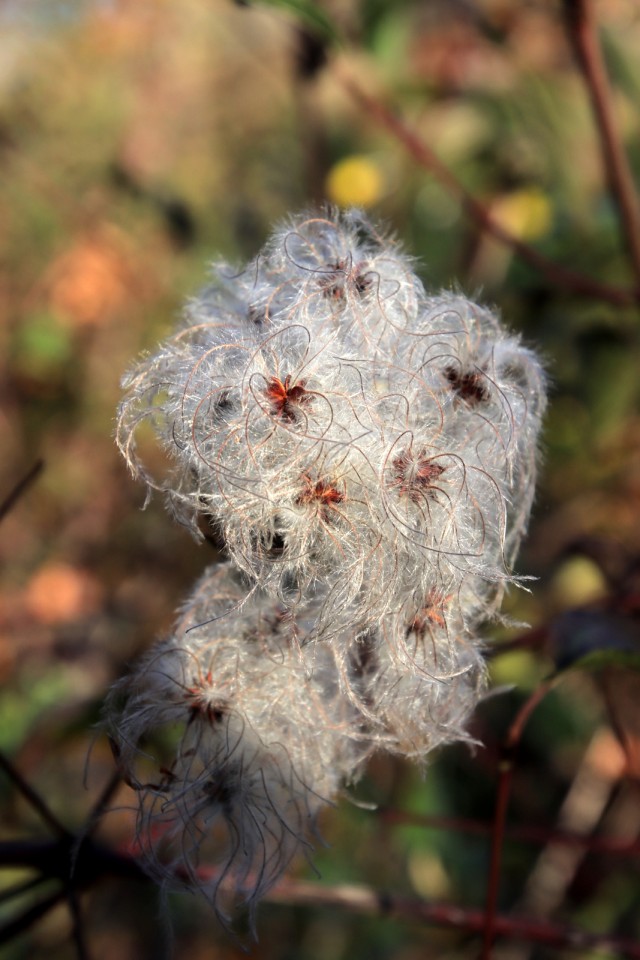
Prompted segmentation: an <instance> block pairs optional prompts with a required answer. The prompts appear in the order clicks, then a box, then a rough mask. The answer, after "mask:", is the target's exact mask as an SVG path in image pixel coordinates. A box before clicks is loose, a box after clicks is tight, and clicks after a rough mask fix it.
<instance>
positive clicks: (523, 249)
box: [337, 71, 640, 306]
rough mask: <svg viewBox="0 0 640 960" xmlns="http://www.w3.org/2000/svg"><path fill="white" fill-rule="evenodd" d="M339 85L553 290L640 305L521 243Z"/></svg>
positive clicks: (381, 107)
mask: <svg viewBox="0 0 640 960" xmlns="http://www.w3.org/2000/svg"><path fill="white" fill-rule="evenodd" d="M337 73H338V76H339V79H340V82H341V83H342V85H343V87H344V88H345V89H346V90H347V92H348V93H349V94H350V95H351V96H352V97H353V99H354V100H356V101H357V103H359V104H360V106H361V107H362V108H363V109H364V110H365V111H366V112H367V113H368V114H369V116H370V117H372V119H373V120H375V121H376V122H377V123H379V124H380V125H381V126H383V127H386V129H387V130H389V132H390V133H392V134H393V136H394V137H395V139H396V140H398V142H399V143H401V144H402V145H403V146H404V147H405V149H406V150H407V152H408V153H409V154H410V155H411V156H412V157H413V159H414V160H415V161H416V163H418V164H419V165H420V166H421V167H423V168H424V169H425V170H428V171H429V172H430V173H431V174H433V176H434V177H435V178H436V180H438V181H439V182H440V183H441V184H442V186H443V187H445V189H446V190H447V191H448V192H449V193H450V194H451V195H452V196H454V197H456V198H457V199H458V200H459V201H460V203H461V204H462V208H463V210H464V212H465V213H466V215H467V217H468V218H469V219H470V220H471V221H472V222H473V223H475V225H476V226H477V227H478V228H479V229H480V230H481V231H482V232H483V233H487V234H490V235H491V236H492V237H494V239H496V240H498V241H499V242H500V243H502V244H504V245H505V246H507V247H509V248H510V249H511V250H513V252H514V253H515V254H516V255H517V256H518V257H519V258H520V259H521V260H524V261H525V263H528V264H529V265H530V266H532V267H534V269H536V270H537V271H538V272H539V273H541V274H542V275H543V276H544V277H545V278H546V279H547V280H548V281H549V283H550V284H552V286H554V287H557V288H559V289H562V290H566V291H567V292H569V293H573V294H576V295H578V296H584V297H592V298H595V299H597V300H603V301H606V302H607V303H612V304H615V305H616V306H629V305H630V304H634V303H639V302H640V288H638V289H634V290H625V289H623V288H620V287H612V286H610V285H609V284H604V283H600V282H598V281H597V280H592V279H591V277H588V276H585V275H584V274H581V273H577V272H576V271H575V270H570V269H569V268H568V267H563V266H561V265H560V264H558V263H556V262H555V261H554V260H550V259H549V258H548V257H545V256H544V254H542V253H539V252H538V251H537V250H535V249H534V248H533V247H530V246H529V244H527V243H524V242H523V241H522V240H518V238H517V237H514V236H513V234H511V233H510V232H509V231H508V230H505V228H504V227H503V226H502V225H501V224H500V223H498V221H497V220H495V219H494V218H493V217H492V216H491V214H490V213H489V211H488V210H487V209H486V207H485V206H484V205H483V204H482V203H480V201H479V200H476V198H475V197H473V196H472V195H471V194H470V193H469V192H468V191H467V190H466V189H465V187H464V186H463V185H462V184H461V183H460V181H459V180H458V178H457V177H456V176H454V174H453V173H452V172H451V170H449V168H448V167H447V166H446V165H445V164H444V163H443V162H442V160H440V158H439V157H438V156H437V155H436V154H435V153H434V151H433V150H432V149H431V147H429V146H428V145H427V144H426V143H424V141H423V140H421V139H420V137H418V135H417V134H416V133H415V132H414V131H413V130H411V129H410V128H409V127H408V126H407V125H406V124H405V122H404V121H403V120H401V119H400V118H399V117H397V116H396V115H395V114H394V113H393V112H392V111H391V110H390V109H389V108H388V107H386V106H385V104H383V103H382V102H380V101H379V100H376V99H375V98H374V97H372V96H371V95H370V94H368V93H367V92H366V91H365V90H363V89H362V87H360V86H359V84H357V83H356V82H355V81H354V80H353V78H352V77H350V76H347V75H345V74H344V73H343V72H342V71H337Z"/></svg>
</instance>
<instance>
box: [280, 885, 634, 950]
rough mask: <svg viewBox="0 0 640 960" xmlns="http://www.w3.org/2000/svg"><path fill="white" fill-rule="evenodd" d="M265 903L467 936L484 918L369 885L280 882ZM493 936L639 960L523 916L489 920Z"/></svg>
mask: <svg viewBox="0 0 640 960" xmlns="http://www.w3.org/2000/svg"><path fill="white" fill-rule="evenodd" d="M265 899H267V900H269V901H271V902H272V903H282V904H314V905H317V906H330V907H341V908H343V909H346V910H353V911H356V912H358V913H364V914H368V915H371V916H392V917H398V918H400V919H402V920H413V921H418V922H422V923H432V924H436V925H438V926H443V927H453V928H455V929H457V930H465V931H467V932H469V933H475V934H480V933H482V932H483V930H484V928H485V923H486V917H485V913H484V911H483V910H475V909H473V910H472V909H465V908H464V907H458V906H456V905H454V904H446V903H430V902H429V901H426V900H420V899H417V898H411V897H399V896H395V895H391V894H388V893H385V892H382V891H378V890H373V889H372V888H371V887H364V886H356V885H336V886H331V887H327V886H323V885H322V884H320V883H312V882H296V881H293V880H286V881H281V882H280V883H279V884H278V885H277V886H276V887H274V889H273V890H272V891H271V892H270V893H268V894H267V896H266V898H265ZM493 925H494V930H495V933H496V934H499V935H501V936H505V937H513V938H516V939H520V940H521V939H524V940H532V941H534V942H536V943H544V944H547V945H548V946H552V947H570V948H573V949H576V950H580V949H582V950H584V949H595V948H600V949H604V950H610V951H612V952H613V951H615V952H617V953H618V954H621V955H623V956H626V957H630V958H633V960H640V944H638V943H634V942H632V941H629V940H623V939H620V938H617V937H610V936H607V935H606V934H594V933H587V932H585V931H583V930H576V929H575V928H573V927H567V926H563V925H561V924H556V923H549V922H547V921H541V922H538V921H533V920H529V919H527V918H526V917H518V918H517V917H503V916H496V917H494V924H493Z"/></svg>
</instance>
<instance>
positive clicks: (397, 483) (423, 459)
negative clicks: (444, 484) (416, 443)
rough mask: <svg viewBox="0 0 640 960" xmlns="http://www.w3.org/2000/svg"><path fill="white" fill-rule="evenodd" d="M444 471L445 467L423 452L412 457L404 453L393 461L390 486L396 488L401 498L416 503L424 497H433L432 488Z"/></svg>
mask: <svg viewBox="0 0 640 960" xmlns="http://www.w3.org/2000/svg"><path fill="white" fill-rule="evenodd" d="M445 470H446V467H443V466H442V465H441V464H439V463H437V461H436V460H434V459H432V458H430V457H427V456H425V454H424V452H422V453H421V454H419V455H418V456H415V457H414V456H413V454H412V453H411V452H409V451H405V453H402V454H400V456H398V457H396V458H395V459H394V460H393V480H392V486H394V487H397V488H398V491H399V492H400V494H401V495H402V496H407V497H409V498H410V499H411V500H413V501H414V502H418V501H420V500H421V499H422V498H424V497H425V496H431V497H433V496H434V493H435V491H434V486H435V484H436V482H437V481H438V480H439V478H440V477H441V476H442V474H443V473H444V471H445Z"/></svg>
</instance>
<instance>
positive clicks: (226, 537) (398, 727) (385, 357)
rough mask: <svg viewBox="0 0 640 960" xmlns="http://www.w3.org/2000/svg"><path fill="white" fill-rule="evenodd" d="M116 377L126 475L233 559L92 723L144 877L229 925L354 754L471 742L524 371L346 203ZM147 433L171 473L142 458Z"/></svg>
mask: <svg viewBox="0 0 640 960" xmlns="http://www.w3.org/2000/svg"><path fill="white" fill-rule="evenodd" d="M125 386H126V388H127V393H126V396H125V399H124V401H123V403H122V406H121V409H120V415H119V421H118V443H119V446H120V448H121V450H122V452H123V454H124V456H125V458H126V460H127V463H128V464H129V466H130V468H131V470H132V472H133V473H134V475H135V476H137V477H139V478H142V479H143V480H144V481H145V482H146V483H147V485H148V487H149V489H150V490H154V489H157V490H161V491H162V492H163V493H164V494H165V495H166V500H167V504H168V506H169V508H170V510H171V511H172V513H173V514H174V515H175V516H176V517H177V519H179V520H180V521H181V522H182V523H185V524H186V525H187V526H188V527H189V528H190V529H191V530H192V532H193V533H194V534H195V535H196V537H198V536H200V535H201V534H200V531H199V526H198V521H199V518H200V517H201V515H203V514H204V515H206V516H207V517H208V518H209V520H210V522H211V523H212V524H213V525H214V527H215V528H216V529H217V530H218V531H219V534H220V536H221V538H222V540H223V542H224V544H225V547H226V550H227V553H228V557H229V563H228V564H225V565H222V566H221V567H220V568H219V569H214V570H213V572H211V573H208V574H207V575H206V576H205V577H204V578H203V579H202V580H201V581H200V583H199V584H198V586H197V588H196V591H195V593H194V595H193V596H192V597H191V598H190V599H189V600H188V601H187V602H186V604H185V606H184V610H183V612H182V615H181V617H180V619H179V620H178V622H177V624H176V626H175V628H174V631H173V634H172V636H171V637H170V638H169V639H168V640H165V641H163V642H162V643H161V644H159V645H158V647H157V648H156V649H154V650H152V651H151V652H150V654H149V655H148V656H147V657H146V658H145V659H144V660H143V661H142V663H141V664H140V665H139V666H138V668H137V670H136V671H135V672H134V674H133V675H132V676H131V677H129V678H128V679H126V680H124V681H121V682H120V683H119V684H118V685H117V686H116V688H115V689H114V691H113V693H112V696H111V698H110V702H109V706H108V710H107V717H108V720H107V723H108V727H109V731H110V735H111V737H112V740H113V742H114V745H115V747H116V752H117V755H118V756H119V759H120V763H121V765H122V768H123V771H124V772H125V774H126V776H127V778H128V780H129V782H131V783H132V784H134V785H135V787H136V789H137V790H138V793H139V799H140V814H139V842H140V847H141V849H142V850H143V852H144V854H145V856H146V859H147V862H148V863H149V864H150V866H151V869H152V871H153V872H154V874H156V875H159V876H160V877H161V878H162V879H164V880H169V879H171V880H173V881H175V880H176V879H177V880H178V881H179V882H183V883H185V884H189V885H192V884H193V885H195V886H197V887H199V888H201V889H202V890H203V891H204V893H205V895H206V896H207V897H208V898H209V899H210V900H211V901H212V902H213V904H214V906H215V907H216V909H217V910H218V912H219V914H220V915H221V916H226V915H227V896H228V892H229V891H231V894H232V895H233V894H235V895H238V896H240V897H241V898H242V899H243V900H245V901H247V902H248V903H250V904H253V903H255V901H256V899H257V898H258V897H260V896H261V895H262V894H263V893H264V892H265V891H266V890H267V889H268V887H269V886H270V885H271V884H273V882H274V881H275V880H276V879H277V878H278V876H279V875H280V874H281V872H282V871H283V870H284V869H285V868H286V866H287V865H288V864H289V862H290V860H291V858H292V857H293V856H294V854H295V853H296V852H297V850H298V848H303V849H304V848H306V847H308V844H309V838H310V837H312V836H313V833H314V830H315V822H316V816H317V813H318V811H319V809H320V807H321V806H322V805H323V803H324V802H327V801H330V800H331V799H332V798H334V797H335V796H336V794H337V793H338V790H339V788H340V785H341V784H342V783H344V782H348V781H350V780H353V779H354V778H355V777H356V776H357V773H358V771H359V769H360V767H361V765H362V763H363V760H364V759H365V758H366V756H367V754H369V753H370V752H371V751H372V750H375V749H386V750H390V751H393V752H396V753H399V754H402V755H405V756H410V757H413V758H417V759H423V758H424V756H425V755H426V753H427V752H428V751H429V750H430V749H432V748H433V747H435V746H437V745H438V744H441V743H443V742H447V741H451V740H455V739H461V738H464V737H465V735H466V734H465V723H466V720H467V718H468V716H469V714H470V712H471V711H472V710H473V708H474V706H475V704H476V703H477V701H478V699H479V697H480V696H481V695H482V691H483V685H484V669H483V659H482V656H481V652H480V647H481V645H480V641H479V639H478V633H479V627H480V625H481V623H482V622H483V621H484V620H486V619H487V618H488V617H490V616H492V615H495V614H496V612H497V609H498V606H499V603H500V599H501V596H502V593H503V590H504V587H505V585H506V584H507V583H509V582H514V581H517V578H515V577H514V574H513V571H512V566H513V562H514V559H515V555H516V552H517V549H518V546H519V543H520V540H521V538H522V535H523V533H524V531H525V528H526V524H527V520H528V517H529V512H530V508H531V503H532V498H533V491H534V481H535V462H536V448H537V437H538V433H539V429H540V421H541V417H542V414H543V411H544V377H543V374H542V371H541V367H540V365H539V363H538V361H537V360H536V358H535V356H534V355H533V353H532V352H531V351H529V350H528V349H526V348H524V347H523V346H522V345H521V344H520V342H519V340H518V338H517V337H514V336H512V335H509V334H508V333H506V332H505V330H504V329H503V327H502V325H501V323H500V322H499V320H498V318H497V317H496V316H495V314H494V313H492V312H491V311H489V310H488V309H486V308H483V307H479V306H477V305H476V304H474V303H472V302H471V301H469V300H467V299H466V298H465V297H463V296H462V295H460V294H454V293H439V294H437V295H433V294H429V293H427V292H426V291H425V289H424V287H423V285H422V283H421V282H420V280H419V279H418V277H417V275H416V273H415V272H414V269H413V265H412V263H411V261H410V259H409V258H408V257H407V256H406V255H405V254H404V253H403V252H402V251H401V250H400V248H399V246H398V245H397V244H396V243H395V242H394V241H393V240H392V239H391V238H389V237H387V236H386V235H384V234H383V233H381V232H380V231H379V230H378V229H377V228H375V227H373V226H372V225H371V224H370V223H368V221H367V220H366V219H365V218H364V216H363V215H362V214H361V213H359V212H358V211H347V212H344V213H338V212H335V211H326V212H323V213H322V214H317V215H310V214H304V215H300V216H297V217H294V218H292V219H291V220H289V221H288V222H287V223H286V224H284V225H283V226H281V227H280V228H279V229H277V230H276V231H275V232H274V234H273V236H272V238H271V239H270V240H269V242H268V243H267V245H266V247H265V249H264V250H263V251H262V252H261V253H260V254H259V255H258V256H257V257H256V258H255V260H253V261H252V262H251V263H250V264H248V265H247V266H246V267H244V268H242V269H238V268H234V267H231V266H230V265H228V264H225V263H218V264H216V265H215V266H214V268H213V280H212V283H211V284H210V286H209V287H208V288H207V289H205V290H204V291H203V292H202V293H201V294H200V295H199V296H198V297H197V298H196V299H195V300H193V301H192V302H191V303H190V304H189V306H188V307H187V310H186V312H185V317H184V321H183V324H182V326H181V328H180V329H179V331H178V332H177V333H176V334H175V335H174V336H172V337H171V338H170V339H169V340H168V341H167V342H166V343H164V344H163V345H162V346H161V347H160V348H159V349H158V351H157V352H156V353H154V354H152V355H151V356H148V357H146V358H144V359H143V360H142V361H140V362H139V363H138V365H137V366H136V367H135V368H134V369H133V370H132V371H131V373H130V374H129V375H128V377H127V378H126V381H125ZM143 421H149V422H150V423H151V424H152V426H153V428H154V430H155V432H156V434H157V436H158V437H159V439H160V440H161V442H162V443H163V445H164V447H165V449H166V451H167V452H168V454H169V457H170V460H171V462H172V464H173V470H172V472H171V473H170V474H169V476H161V477H155V476H153V475H151V474H150V473H149V472H148V470H147V469H146V467H145V465H144V464H143V463H142V462H141V459H140V457H139V454H138V450H137V446H136V430H137V428H138V427H139V425H140V424H141V423H142V422H143ZM162 731H164V734H163V733H162ZM154 738H155V740H156V742H157V743H158V739H159V743H158V746H157V751H156V752H154V751H153V748H152V746H151V745H147V742H148V741H149V742H151V741H153V740H154ZM141 770H142V771H146V772H144V773H142V772H140V771H141Z"/></svg>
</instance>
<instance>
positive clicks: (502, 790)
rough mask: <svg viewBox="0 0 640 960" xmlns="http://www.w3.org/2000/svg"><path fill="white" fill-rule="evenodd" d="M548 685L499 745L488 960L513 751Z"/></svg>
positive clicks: (486, 940)
mask: <svg viewBox="0 0 640 960" xmlns="http://www.w3.org/2000/svg"><path fill="white" fill-rule="evenodd" d="M550 686H551V681H548V682H547V683H541V684H540V686H539V687H537V688H536V689H535V690H534V691H533V693H532V694H531V696H530V697H529V699H528V700H526V701H525V703H524V704H523V705H522V707H521V708H520V710H519V711H518V713H517V714H516V717H515V719H514V721H513V723H512V724H511V726H510V728H509V732H508V734H507V739H506V741H505V744H504V747H503V752H502V757H503V759H502V762H501V764H500V769H499V774H498V792H497V797H496V809H495V815H494V821H493V833H492V837H491V862H490V865H489V880H488V884H487V902H486V907H485V923H484V928H483V942H482V954H481V960H490V957H491V947H492V945H493V941H494V939H495V935H496V933H497V932H498V926H497V921H498V917H497V908H498V893H499V889H500V869H501V866H502V848H503V845H504V834H505V824H506V819H507V807H508V805H509V797H510V794H511V782H512V780H513V762H514V753H515V750H516V748H517V746H518V744H519V743H520V738H521V737H522V733H523V731H524V728H525V726H526V724H527V721H528V720H529V717H530V716H531V714H532V713H533V711H534V710H535V709H536V707H537V706H538V704H539V703H540V701H541V700H542V699H543V698H544V697H545V696H546V695H547V693H548V692H549V688H550Z"/></svg>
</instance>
